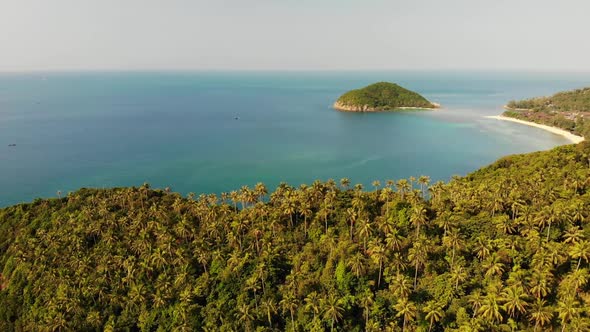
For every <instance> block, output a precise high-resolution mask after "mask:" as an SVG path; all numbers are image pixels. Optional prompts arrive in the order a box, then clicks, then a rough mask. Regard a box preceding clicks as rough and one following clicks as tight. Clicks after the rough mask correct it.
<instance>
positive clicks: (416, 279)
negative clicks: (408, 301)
mask: <svg viewBox="0 0 590 332" xmlns="http://www.w3.org/2000/svg"><path fill="white" fill-rule="evenodd" d="M417 281H418V262H416V271H415V272H414V289H415V288H416V283H417Z"/></svg>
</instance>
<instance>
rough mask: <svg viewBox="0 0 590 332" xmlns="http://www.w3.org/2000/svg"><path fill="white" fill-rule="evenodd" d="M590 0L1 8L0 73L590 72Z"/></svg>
mask: <svg viewBox="0 0 590 332" xmlns="http://www.w3.org/2000/svg"><path fill="white" fill-rule="evenodd" d="M588 13H590V1H588V0H561V1H557V0H411V1H410V0H51V1H42V0H0V71H28V70H183V69H190V70H234V69H237V70H380V69H408V70H415V69H443V70H445V69H492V70H493V69H508V70H511V69H516V70H518V69H526V70H567V71H584V72H586V71H588V72H590V43H589V42H588V34H589V33H590V19H588V18H587V14H588Z"/></svg>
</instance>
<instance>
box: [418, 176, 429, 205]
mask: <svg viewBox="0 0 590 332" xmlns="http://www.w3.org/2000/svg"><path fill="white" fill-rule="evenodd" d="M418 183H420V191H421V192H422V199H424V198H425V197H426V191H425V189H426V188H427V187H428V184H430V177H429V176H424V175H421V176H420V177H419V178H418Z"/></svg>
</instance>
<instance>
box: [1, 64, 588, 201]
mask: <svg viewBox="0 0 590 332" xmlns="http://www.w3.org/2000/svg"><path fill="white" fill-rule="evenodd" d="M377 81H390V82H396V83H399V84H401V85H402V86H404V87H407V88H409V89H411V90H414V91H417V92H419V93H421V94H423V95H424V96H425V97H427V98H428V99H430V100H432V101H435V102H438V103H441V104H442V105H443V109H441V110H438V111H406V112H398V113H377V114H358V113H340V112H337V111H334V110H333V109H331V104H332V103H333V102H334V100H335V99H337V98H338V96H339V95H340V94H342V93H343V92H345V91H347V90H349V89H353V88H358V87H363V86H365V85H368V84H370V83H373V82H377ZM589 85H590V75H588V74H573V73H530V72H451V71H448V72H426V71H421V72H410V71H398V72H396V71H383V72H380V71H379V72H378V71H374V72H104V73H101V72H67V73H55V72H54V73H4V74H0V206H6V205H10V204H14V203H18V202H22V201H31V200H32V199H34V198H36V197H51V196H56V192H57V191H58V190H60V191H62V192H63V193H67V192H68V191H74V190H76V189H78V188H80V187H114V186H129V185H136V186H138V185H141V184H142V183H144V182H148V183H150V184H151V185H152V186H153V187H159V188H163V187H166V186H170V187H171V188H172V190H174V191H179V192H182V193H183V194H186V193H188V192H195V193H197V194H198V193H210V192H215V193H220V192H223V191H230V190H233V189H237V188H239V187H241V186H242V185H254V184H255V183H257V182H264V183H266V184H267V185H268V186H269V187H270V188H274V187H275V186H276V185H277V184H278V183H279V182H281V181H286V182H288V183H290V184H292V185H299V184H301V183H311V182H312V181H313V180H315V179H321V180H327V179H329V178H333V179H336V180H339V179H340V178H342V177H348V178H350V179H351V181H352V182H353V183H362V184H365V185H367V186H368V185H369V184H370V183H371V182H372V181H373V180H381V181H384V180H387V179H399V178H404V177H409V176H412V175H414V176H418V175H423V174H424V175H429V176H430V177H431V178H432V179H433V180H448V179H449V178H450V177H451V176H452V175H465V174H467V173H469V172H472V171H474V170H476V169H477V168H479V167H481V166H484V165H487V164H489V163H491V162H493V161H494V160H496V159H498V158H499V157H501V156H504V155H508V154H514V153H522V152H529V151H536V150H545V149H549V148H551V147H554V146H557V145H561V144H567V143H568V141H566V140H565V139H564V138H562V137H560V136H557V135H554V134H551V133H548V132H545V131H543V130H541V129H537V128H532V127H527V126H523V125H519V124H514V123H508V122H502V121H498V120H492V119H486V118H484V116H486V115H496V114H500V113H501V112H502V105H504V104H505V103H506V102H507V101H509V100H511V99H517V98H524V97H533V96H539V95H549V94H552V93H554V92H557V91H560V90H565V89H572V88H578V87H583V86H589ZM236 118H237V119H236ZM9 144H16V146H11V147H9V146H8V145H9Z"/></svg>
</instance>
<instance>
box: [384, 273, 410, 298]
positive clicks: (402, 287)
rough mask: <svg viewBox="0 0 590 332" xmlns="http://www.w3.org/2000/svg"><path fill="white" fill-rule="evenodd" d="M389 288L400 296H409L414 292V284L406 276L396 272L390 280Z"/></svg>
mask: <svg viewBox="0 0 590 332" xmlns="http://www.w3.org/2000/svg"><path fill="white" fill-rule="evenodd" d="M389 290H390V291H392V292H393V295H395V296H396V297H399V298H407V297H408V296H409V295H410V293H411V292H412V285H411V284H410V281H409V280H408V278H407V277H406V276H404V275H403V274H399V273H398V274H396V275H395V277H393V278H392V279H391V281H390V282H389Z"/></svg>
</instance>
